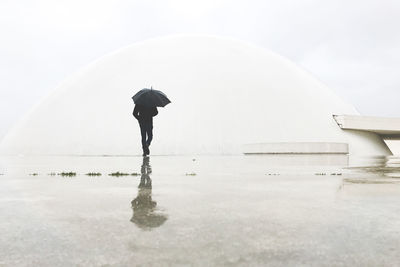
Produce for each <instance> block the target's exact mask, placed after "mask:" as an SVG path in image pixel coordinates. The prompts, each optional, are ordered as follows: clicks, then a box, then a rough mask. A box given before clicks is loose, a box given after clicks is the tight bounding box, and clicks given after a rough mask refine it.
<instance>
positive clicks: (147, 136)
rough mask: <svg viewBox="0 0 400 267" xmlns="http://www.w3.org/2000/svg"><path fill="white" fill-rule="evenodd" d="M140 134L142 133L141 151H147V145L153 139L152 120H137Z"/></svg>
mask: <svg viewBox="0 0 400 267" xmlns="http://www.w3.org/2000/svg"><path fill="white" fill-rule="evenodd" d="M139 125H140V134H141V135H142V148H143V153H147V154H148V153H149V146H150V144H151V140H153V120H146V121H139Z"/></svg>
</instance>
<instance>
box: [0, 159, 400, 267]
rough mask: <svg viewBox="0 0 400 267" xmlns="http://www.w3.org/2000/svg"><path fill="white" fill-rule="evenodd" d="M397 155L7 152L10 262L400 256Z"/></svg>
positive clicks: (2, 225)
mask: <svg viewBox="0 0 400 267" xmlns="http://www.w3.org/2000/svg"><path fill="white" fill-rule="evenodd" d="M399 163H400V159H399V158H396V157H390V158H374V159H371V158H364V159H352V158H350V159H348V158H337V157H335V156H334V157H333V158H330V159H323V158H321V157H314V156H313V157H294V156H292V157H273V156H263V155H258V156H196V157H187V156H154V157H153V156H152V157H151V158H149V162H148V163H147V162H144V161H143V159H142V158H141V157H51V158H40V157H38V158H2V159H1V165H0V173H1V174H3V175H1V176H0V214H1V216H2V220H1V221H0V232H1V235H0V266H32V265H38V266H71V265H72V266H102V265H106V266H137V265H139V266H165V265H167V266H168V265H174V266H175V265H178V266H179V265H182V266H187V265H194V266H225V265H228V266H260V265H269V266H395V265H399V264H400V256H399V254H398V250H399V249H400V164H399ZM362 165H363V166H362ZM360 166H362V167H360ZM61 172H74V173H76V176H62V175H57V174H58V173H61ZM90 172H93V173H101V174H102V175H101V176H88V175H86V173H90ZM115 172H120V173H127V174H132V173H138V174H139V175H137V176H136V175H128V176H110V175H109V174H111V173H115Z"/></svg>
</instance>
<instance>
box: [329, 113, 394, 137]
mask: <svg viewBox="0 0 400 267" xmlns="http://www.w3.org/2000/svg"><path fill="white" fill-rule="evenodd" d="M333 118H334V119H335V120H336V122H337V124H338V125H339V127H340V128H342V129H344V130H346V129H348V130H359V131H367V132H373V133H377V134H379V135H382V136H385V137H386V136H388V137H390V136H392V137H399V136H400V118H381V117H370V116H357V115H333Z"/></svg>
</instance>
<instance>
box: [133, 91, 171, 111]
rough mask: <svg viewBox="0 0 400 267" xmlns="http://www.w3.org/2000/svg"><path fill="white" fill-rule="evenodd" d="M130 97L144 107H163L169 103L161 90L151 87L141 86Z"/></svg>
mask: <svg viewBox="0 0 400 267" xmlns="http://www.w3.org/2000/svg"><path fill="white" fill-rule="evenodd" d="M132 99H133V102H135V104H136V105H141V106H145V107H165V106H166V105H168V104H169V103H171V101H170V100H169V99H168V97H167V96H166V95H165V94H164V93H163V92H161V91H159V90H153V88H150V89H148V88H143V89H142V90H140V91H139V92H137V93H136V94H135V95H134V96H133V97H132Z"/></svg>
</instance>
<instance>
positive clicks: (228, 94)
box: [0, 35, 390, 155]
mask: <svg viewBox="0 0 400 267" xmlns="http://www.w3.org/2000/svg"><path fill="white" fill-rule="evenodd" d="M150 86H153V88H155V89H158V90H162V91H163V92H165V93H166V94H167V95H168V97H169V98H170V99H171V101H172V103H171V104H170V105H168V106H167V107H166V108H159V115H158V116H157V117H155V119H154V140H153V144H152V147H151V151H152V154H205V153H212V154H235V153H242V152H243V151H242V146H243V145H245V144H251V143H264V142H267V143H279V142H286V143H287V142H336V143H346V144H348V145H349V152H350V154H359V155H387V154H390V151H389V150H388V148H387V147H386V145H385V144H384V143H383V141H382V140H381V138H379V136H377V135H376V134H374V133H367V132H357V131H346V132H345V131H342V130H341V129H340V128H339V127H338V125H337V124H336V122H335V120H334V119H333V118H332V114H349V115H358V112H357V111H356V110H355V109H354V107H353V106H351V105H349V104H347V103H345V102H343V101H342V100H341V99H340V98H339V97H338V96H337V95H335V94H334V93H333V92H332V91H331V90H330V89H329V88H327V87H326V86H324V85H323V84H321V83H320V82H319V81H317V80H316V79H315V78H313V77H312V76H311V75H310V74H308V73H307V72H305V71H303V70H302V69H300V68H298V67H297V66H295V65H294V64H293V63H291V62H289V61H288V60H287V59H285V58H283V57H281V56H279V55H277V54H274V53H272V52H270V51H266V50H264V49H262V48H259V47H255V46H252V45H249V44H247V43H243V42H240V41H236V40H231V39H226V38H219V37H210V36H196V35H195V36H172V37H166V38H159V39H152V40H148V41H145V42H142V43H138V44H134V45H131V46H128V47H125V48H123V49H121V50H118V51H116V52H114V53H112V54H109V55H106V56H104V57H102V58H100V59H99V60H97V61H95V62H94V63H92V64H90V65H89V66H87V67H86V68H84V69H83V70H81V71H79V72H78V73H76V74H75V75H73V76H72V77H70V78H69V79H68V80H66V81H65V82H63V83H62V84H61V85H60V86H59V87H58V88H56V90H55V91H54V92H53V93H52V94H51V95H49V96H48V97H47V98H46V99H44V100H43V102H42V103H40V104H39V105H37V107H36V108H35V109H34V110H33V111H32V112H31V113H30V114H28V115H27V116H26V117H25V119H23V120H22V121H21V122H20V123H19V124H18V125H17V126H16V127H15V128H14V129H13V130H12V131H10V133H9V134H8V135H7V136H6V138H5V139H4V140H3V142H2V144H1V148H0V149H1V153H2V154H23V155H134V154H141V145H140V131H139V127H138V124H137V122H136V121H135V120H134V118H133V117H132V109H133V106H134V104H133V102H132V99H131V96H132V95H133V94H134V93H135V92H136V91H138V90H139V89H142V88H144V87H150Z"/></svg>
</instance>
